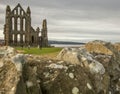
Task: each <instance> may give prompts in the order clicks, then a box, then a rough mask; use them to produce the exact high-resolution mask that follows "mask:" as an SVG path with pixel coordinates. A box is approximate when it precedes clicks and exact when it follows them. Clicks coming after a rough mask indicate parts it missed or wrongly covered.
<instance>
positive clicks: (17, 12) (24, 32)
mask: <svg viewBox="0 0 120 94" xmlns="http://www.w3.org/2000/svg"><path fill="white" fill-rule="evenodd" d="M4 40H5V45H6V46H21V45H22V46H23V45H24V46H28V45H30V46H38V45H42V46H43V47H47V46H48V36H47V21H46V19H44V20H43V23H42V29H39V27H37V29H36V30H34V29H33V27H32V26H31V10H30V8H29V7H28V8H27V10H26V11H24V9H23V8H22V7H21V5H20V4H18V5H17V6H16V7H15V8H14V9H13V10H11V8H10V6H9V5H7V7H6V17H5V25H4Z"/></svg>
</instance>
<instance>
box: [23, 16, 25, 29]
mask: <svg viewBox="0 0 120 94" xmlns="http://www.w3.org/2000/svg"><path fill="white" fill-rule="evenodd" d="M23 31H25V18H24V19H23Z"/></svg>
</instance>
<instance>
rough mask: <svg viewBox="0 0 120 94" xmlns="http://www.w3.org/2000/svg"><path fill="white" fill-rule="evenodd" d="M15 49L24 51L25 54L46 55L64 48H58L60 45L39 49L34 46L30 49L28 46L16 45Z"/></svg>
mask: <svg viewBox="0 0 120 94" xmlns="http://www.w3.org/2000/svg"><path fill="white" fill-rule="evenodd" d="M15 49H16V50H19V51H21V52H23V53H24V54H34V55H45V54H50V53H57V52H60V51H61V50H62V48H58V47H52V48H42V49H39V48H36V47H32V48H30V49H28V48H23V49H22V48H21V47H16V48H15Z"/></svg>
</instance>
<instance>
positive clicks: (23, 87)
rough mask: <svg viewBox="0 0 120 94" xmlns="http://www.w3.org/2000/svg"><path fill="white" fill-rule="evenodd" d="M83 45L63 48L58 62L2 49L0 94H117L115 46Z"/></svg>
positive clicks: (119, 71) (119, 65)
mask: <svg viewBox="0 0 120 94" xmlns="http://www.w3.org/2000/svg"><path fill="white" fill-rule="evenodd" d="M91 44H92V45H91ZM86 45H87V46H83V47H80V48H64V49H63V50H62V51H61V52H60V54H59V55H58V57H57V58H58V59H59V60H50V59H46V58H40V57H36V56H33V55H23V54H17V53H16V51H15V50H14V49H13V50H12V48H10V47H8V48H1V49H2V50H1V49H0V50H1V51H2V52H1V53H2V55H1V58H0V94H120V51H119V46H118V44H111V43H106V42H103V41H93V42H90V43H88V44H86ZM95 45H97V47H98V48H100V49H97V48H96V47H94V46H95ZM90 46H91V47H90ZM87 47H88V48H87ZM9 48H10V49H9ZM89 48H90V49H89ZM8 49H9V50H8ZM6 51H7V52H6ZM6 53H7V54H6ZM2 57H3V58H2Z"/></svg>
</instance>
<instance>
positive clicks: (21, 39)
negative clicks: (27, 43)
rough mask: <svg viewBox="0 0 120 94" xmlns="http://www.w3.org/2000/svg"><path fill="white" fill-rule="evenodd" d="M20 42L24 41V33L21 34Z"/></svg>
mask: <svg viewBox="0 0 120 94" xmlns="http://www.w3.org/2000/svg"><path fill="white" fill-rule="evenodd" d="M20 43H21V44H22V43H23V34H20Z"/></svg>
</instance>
